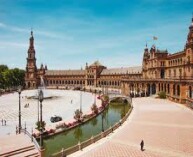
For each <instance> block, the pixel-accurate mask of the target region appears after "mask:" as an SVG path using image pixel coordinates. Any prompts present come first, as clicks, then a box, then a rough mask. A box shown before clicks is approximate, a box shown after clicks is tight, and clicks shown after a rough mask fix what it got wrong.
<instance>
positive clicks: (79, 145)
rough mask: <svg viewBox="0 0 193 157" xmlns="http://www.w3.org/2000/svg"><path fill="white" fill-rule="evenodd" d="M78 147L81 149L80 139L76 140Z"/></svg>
mask: <svg viewBox="0 0 193 157" xmlns="http://www.w3.org/2000/svg"><path fill="white" fill-rule="evenodd" d="M78 148H79V150H82V149H81V143H80V141H78Z"/></svg>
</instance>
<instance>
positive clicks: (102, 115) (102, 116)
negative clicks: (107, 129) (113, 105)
mask: <svg viewBox="0 0 193 157" xmlns="http://www.w3.org/2000/svg"><path fill="white" fill-rule="evenodd" d="M101 118H102V132H104V124H103V119H104V111H103V112H102V114H101Z"/></svg>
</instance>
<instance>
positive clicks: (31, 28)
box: [31, 27, 33, 37]
mask: <svg viewBox="0 0 193 157" xmlns="http://www.w3.org/2000/svg"><path fill="white" fill-rule="evenodd" d="M31 37H33V28H32V27H31Z"/></svg>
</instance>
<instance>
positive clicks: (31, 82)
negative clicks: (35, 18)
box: [25, 31, 37, 88]
mask: <svg viewBox="0 0 193 157" xmlns="http://www.w3.org/2000/svg"><path fill="white" fill-rule="evenodd" d="M25 87H26V88H36V87H37V67H36V57H35V49H34V37H33V31H31V37H30V38H29V49H28V56H27V65H26V72H25Z"/></svg>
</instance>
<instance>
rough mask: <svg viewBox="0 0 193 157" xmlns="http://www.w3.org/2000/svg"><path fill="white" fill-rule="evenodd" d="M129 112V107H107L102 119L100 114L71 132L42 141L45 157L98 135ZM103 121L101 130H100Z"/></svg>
mask: <svg viewBox="0 0 193 157" xmlns="http://www.w3.org/2000/svg"><path fill="white" fill-rule="evenodd" d="M128 110H129V105H125V106H124V105H115V104H113V105H111V104H110V105H109V107H108V108H107V109H106V110H105V111H104V113H102V114H104V117H103V118H102V114H100V115H98V116H97V117H95V118H93V119H92V120H90V121H88V122H87V123H85V124H83V125H81V126H78V127H76V128H74V129H72V130H69V131H66V132H64V133H61V134H58V135H55V136H52V137H50V138H48V139H44V146H45V148H46V156H47V157H49V156H50V155H51V154H54V153H57V152H60V151H61V150H62V148H64V149H66V148H69V147H71V146H73V145H76V144H78V142H79V141H80V142H82V141H85V140H87V139H89V138H91V137H92V136H95V135H97V134H99V133H100V132H101V131H102V129H104V130H106V129H108V128H109V127H111V126H113V125H114V124H115V123H117V122H119V120H120V119H121V118H122V117H123V116H124V115H125V113H127V111H128ZM102 119H103V128H102Z"/></svg>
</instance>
